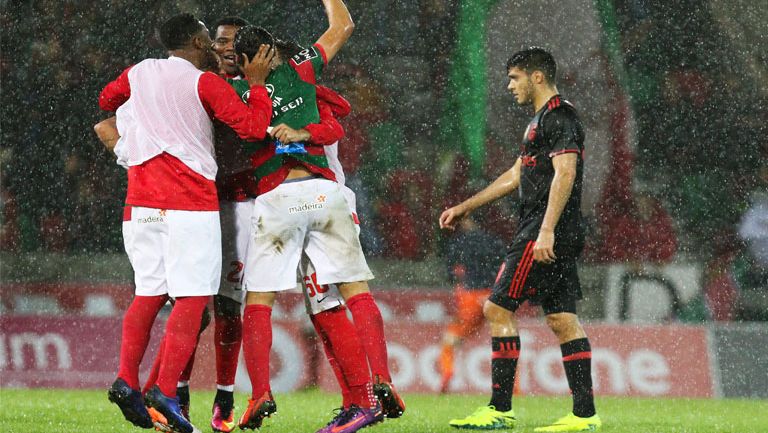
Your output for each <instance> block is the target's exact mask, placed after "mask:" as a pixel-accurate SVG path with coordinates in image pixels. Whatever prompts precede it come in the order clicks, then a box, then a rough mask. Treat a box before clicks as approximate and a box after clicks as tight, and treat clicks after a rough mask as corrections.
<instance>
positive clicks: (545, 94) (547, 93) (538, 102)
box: [533, 86, 558, 113]
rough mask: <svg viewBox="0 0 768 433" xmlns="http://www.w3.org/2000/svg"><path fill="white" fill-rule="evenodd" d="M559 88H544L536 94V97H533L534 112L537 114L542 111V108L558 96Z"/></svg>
mask: <svg viewBox="0 0 768 433" xmlns="http://www.w3.org/2000/svg"><path fill="white" fill-rule="evenodd" d="M557 94H558V91H557V87H556V86H552V87H550V86H543V87H541V90H540V91H538V92H536V94H535V95H533V112H534V113H536V112H538V111H539V110H541V107H543V106H544V104H546V103H547V101H549V100H550V99H551V98H552V97H553V96H555V95H557Z"/></svg>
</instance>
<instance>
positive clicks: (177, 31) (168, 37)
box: [160, 13, 204, 51]
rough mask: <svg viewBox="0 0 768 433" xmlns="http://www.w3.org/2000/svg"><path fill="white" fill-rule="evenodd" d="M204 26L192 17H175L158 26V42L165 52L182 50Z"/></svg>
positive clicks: (190, 15) (184, 15) (185, 15)
mask: <svg viewBox="0 0 768 433" xmlns="http://www.w3.org/2000/svg"><path fill="white" fill-rule="evenodd" d="M203 27H204V26H203V25H202V23H201V22H200V20H198V19H197V18H195V16H194V15H192V14H189V13H185V14H179V15H175V16H173V17H171V18H169V19H168V20H166V21H165V22H164V23H163V24H161V25H160V42H162V44H163V46H164V47H165V49H166V50H169V51H170V50H178V49H179V48H184V47H185V46H186V45H187V44H189V41H190V40H192V37H193V36H195V35H196V34H197V33H198V32H199V31H200V30H201V29H202V28H203Z"/></svg>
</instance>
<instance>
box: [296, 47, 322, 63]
mask: <svg viewBox="0 0 768 433" xmlns="http://www.w3.org/2000/svg"><path fill="white" fill-rule="evenodd" d="M317 56H318V54H317V51H315V50H312V49H309V48H307V49H304V50H301V52H299V54H296V55H295V56H293V57H291V60H293V61H294V63H296V64H297V65H300V64H302V63H304V62H306V61H307V60H312V59H314V58H315V57H317Z"/></svg>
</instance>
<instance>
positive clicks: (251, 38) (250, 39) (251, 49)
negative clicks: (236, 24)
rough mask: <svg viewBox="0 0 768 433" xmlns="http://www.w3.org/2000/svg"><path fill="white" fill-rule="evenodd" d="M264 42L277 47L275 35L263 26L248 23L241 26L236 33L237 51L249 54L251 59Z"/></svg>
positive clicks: (240, 53) (239, 53)
mask: <svg viewBox="0 0 768 433" xmlns="http://www.w3.org/2000/svg"><path fill="white" fill-rule="evenodd" d="M262 44H266V45H269V46H270V47H272V48H274V47H275V37H274V36H272V33H270V32H268V31H267V29H265V28H263V27H259V26H253V25H247V26H245V27H241V28H240V30H238V31H237V34H236V35H235V52H236V53H237V54H238V55H242V54H245V55H247V56H248V58H249V59H250V60H253V57H254V56H255V55H256V53H257V52H258V51H259V47H260V46H261V45H262Z"/></svg>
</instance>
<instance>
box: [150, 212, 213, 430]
mask: <svg viewBox="0 0 768 433" xmlns="http://www.w3.org/2000/svg"><path fill="white" fill-rule="evenodd" d="M165 219H166V220H167V221H168V228H169V235H168V240H167V243H166V245H165V258H166V275H167V281H168V292H169V295H170V296H173V297H174V298H175V299H176V302H175V304H174V306H173V309H172V310H171V314H170V315H169V317H168V322H167V323H166V331H165V348H164V350H163V358H162V361H161V364H160V373H159V375H158V378H157V383H156V385H155V386H153V387H152V388H151V389H150V390H149V392H147V394H146V396H145V400H146V402H147V404H148V405H149V406H151V407H153V408H154V409H156V410H157V411H158V412H160V413H161V414H162V415H163V416H164V417H165V418H166V419H167V421H168V425H169V426H171V427H172V428H173V429H174V430H178V431H183V432H191V431H194V430H195V428H194V426H193V425H192V424H190V423H189V420H187V419H186V418H185V417H184V415H183V413H182V412H181V408H180V407H179V402H178V399H177V398H176V387H177V385H178V381H179V377H180V376H181V373H182V371H183V370H184V368H185V366H186V365H187V363H188V362H189V359H190V357H191V356H192V353H193V352H194V350H195V348H196V347H197V340H198V336H199V333H200V327H201V325H202V318H203V311H204V310H205V308H206V306H207V304H208V301H209V300H210V297H211V295H214V294H216V292H217V291H218V287H219V276H220V272H221V229H220V225H219V224H220V223H219V213H218V212H217V211H213V212H208V211H194V212H193V211H178V210H168V211H166V215H165Z"/></svg>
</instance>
